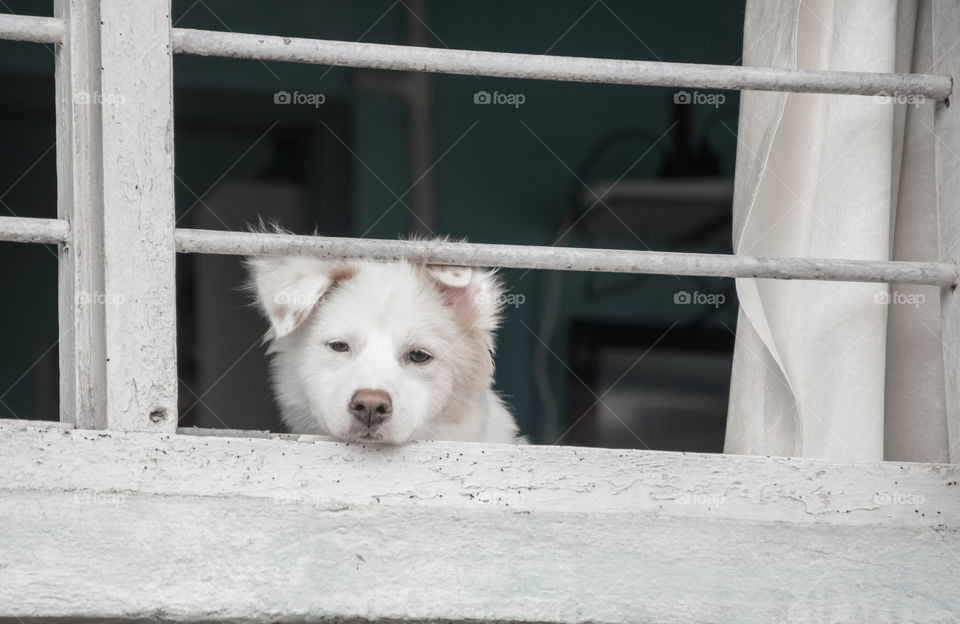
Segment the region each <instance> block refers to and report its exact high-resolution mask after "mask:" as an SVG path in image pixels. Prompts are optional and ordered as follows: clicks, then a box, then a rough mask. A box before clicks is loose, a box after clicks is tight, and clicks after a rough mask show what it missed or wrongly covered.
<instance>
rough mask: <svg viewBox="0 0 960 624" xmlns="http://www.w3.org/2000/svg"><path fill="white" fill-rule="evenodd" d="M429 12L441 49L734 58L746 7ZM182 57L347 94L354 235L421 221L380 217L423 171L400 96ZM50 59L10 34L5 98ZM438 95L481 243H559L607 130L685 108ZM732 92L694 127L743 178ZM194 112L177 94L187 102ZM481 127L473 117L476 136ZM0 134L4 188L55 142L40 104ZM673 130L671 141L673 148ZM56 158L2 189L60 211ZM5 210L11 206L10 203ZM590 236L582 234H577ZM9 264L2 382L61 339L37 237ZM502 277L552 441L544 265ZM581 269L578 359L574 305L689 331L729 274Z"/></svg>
mask: <svg viewBox="0 0 960 624" xmlns="http://www.w3.org/2000/svg"><path fill="white" fill-rule="evenodd" d="M8 2H9V6H10V8H11V10H13V11H14V12H24V13H34V14H50V12H51V9H50V8H49V6H50V3H43V2H28V1H26V0H19V1H11V0H8ZM173 9H174V10H173V19H174V21H175V24H176V25H177V26H181V27H188V28H209V29H216V30H224V29H226V28H229V29H230V30H233V31H236V32H258V33H266V34H283V35H291V36H302V37H317V38H331V39H343V40H357V39H358V38H361V37H362V40H363V41H367V42H378V43H403V33H404V13H405V9H404V7H403V5H402V4H396V3H394V2H392V1H362V2H361V1H358V2H350V3H346V2H330V1H307V0H297V1H294V0H287V1H283V2H270V3H265V2H241V1H238V0H207V1H206V2H205V3H194V2H192V1H187V0H174V3H173ZM428 22H429V24H430V27H431V29H432V31H433V32H434V33H435V35H436V39H435V40H433V41H432V42H431V45H434V46H438V47H440V46H444V45H446V46H448V47H451V48H466V49H486V50H494V51H511V52H525V53H534V54H539V53H544V52H547V51H549V52H550V53H551V54H558V55H577V56H595V57H609V58H627V59H639V60H657V59H661V60H665V61H679V62H702V63H720V64H736V63H739V57H740V51H741V39H742V27H743V3H742V2H711V1H708V0H696V1H693V0H691V1H686V2H674V3H660V2H639V1H617V0H605V2H600V3H596V4H594V3H593V2H592V0H590V1H580V0H576V1H574V0H563V1H555V2H508V1H504V0H498V1H486V2H475V1H466V0H463V1H461V0H444V1H442V2H441V1H434V2H431V3H430V14H429V19H428ZM374 24H375V25H374ZM371 25H373V26H372V28H371ZM174 70H175V80H176V83H177V85H178V87H183V88H203V89H208V90H209V89H221V88H222V89H223V90H224V91H226V92H235V93H238V94H243V95H245V96H249V95H257V94H261V95H262V96H263V97H264V98H269V97H272V93H273V92H275V91H277V90H281V89H282V90H286V91H294V90H298V91H301V92H316V93H323V94H325V96H326V97H327V98H328V101H339V102H343V103H345V104H346V105H347V106H349V107H350V109H351V110H352V124H353V127H352V135H351V136H352V142H351V149H353V151H354V152H355V153H356V155H357V157H358V158H359V159H361V160H362V161H363V163H365V164H360V163H359V162H353V163H352V185H353V189H352V191H353V195H352V196H353V205H352V206H343V207H342V209H343V210H349V211H351V212H352V223H353V228H354V232H355V233H356V234H360V233H364V232H367V230H369V232H368V233H367V236H370V237H379V238H394V237H396V236H402V235H406V234H408V233H410V231H411V230H412V223H411V219H410V216H409V214H408V213H407V212H406V210H404V209H403V208H402V207H400V206H397V207H395V208H394V209H393V210H392V211H391V212H390V213H389V214H388V215H387V216H386V217H384V218H382V219H381V216H382V215H383V212H384V210H385V209H386V208H387V207H389V206H390V205H391V204H393V203H394V196H393V195H392V194H391V193H390V191H388V190H387V189H386V188H384V185H386V186H389V187H390V189H392V190H393V191H394V192H395V193H397V194H401V193H403V192H404V191H405V190H407V188H408V186H409V184H410V182H411V180H410V177H409V175H408V163H407V160H406V158H407V153H406V149H405V142H406V140H407V137H406V123H405V115H406V113H405V108H404V105H403V104H402V103H401V102H400V101H398V100H396V99H394V98H390V97H386V96H379V95H373V94H366V93H357V92H355V91H354V90H353V89H352V87H351V83H352V80H351V77H352V70H348V69H338V68H334V69H329V68H326V67H322V66H308V65H295V64H284V63H266V64H264V63H260V62H256V61H243V60H228V59H212V58H194V57H189V58H188V57H177V58H176V60H175V63H174ZM52 72H53V55H52V51H51V49H50V48H49V47H46V46H38V45H35V44H19V43H9V42H0V106H2V105H3V103H4V102H9V101H19V100H22V99H24V98H26V99H27V100H29V99H30V98H41V99H42V100H43V101H50V100H47V99H46V98H52V90H51V91H49V92H43V91H42V89H41V90H40V91H41V92H38V93H34V94H19V93H10V92H9V91H8V90H4V88H3V86H2V85H3V76H10V75H17V76H20V77H29V76H31V75H37V76H48V77H49V76H51V75H52ZM481 89H482V90H485V91H489V92H493V91H499V92H502V93H520V94H523V95H524V96H525V103H524V104H523V105H522V106H521V107H520V108H513V107H509V106H478V105H475V104H474V102H473V94H474V93H475V92H476V91H478V90H481ZM433 92H434V96H435V100H434V143H433V152H434V154H435V155H440V154H442V153H443V152H444V151H446V150H447V149H448V148H450V146H451V145H453V144H454V143H457V142H458V141H459V143H457V145H456V147H454V148H452V149H451V150H450V152H449V153H448V154H447V155H446V156H445V157H444V158H443V159H442V160H441V161H440V162H439V163H438V164H437V166H436V168H435V169H434V180H435V184H436V200H437V206H438V210H439V214H438V221H439V223H438V233H441V234H445V235H450V236H453V237H467V238H469V239H470V240H471V241H476V242H490V243H520V244H542V245H549V244H553V243H554V242H555V241H556V238H557V236H556V233H557V230H558V228H559V227H560V225H561V222H562V218H563V213H564V210H565V209H566V208H567V206H568V205H569V197H570V189H571V185H572V176H571V173H570V171H569V170H568V169H573V170H576V169H577V168H578V167H579V164H580V162H581V161H582V160H583V158H584V157H585V156H586V154H587V153H588V151H589V150H590V148H591V147H592V146H593V145H594V144H595V143H596V141H597V140H598V139H599V138H600V137H601V136H603V135H604V134H606V133H608V132H611V131H614V130H618V129H624V128H642V129H646V130H648V131H650V132H652V133H654V134H655V135H660V134H661V133H663V132H664V131H666V130H667V128H669V126H670V124H671V122H672V120H671V104H672V94H673V90H671V89H661V88H645V87H643V88H640V87H637V88H634V87H621V86H598V85H585V84H565V83H557V82H544V81H533V80H509V79H502V80H501V79H488V78H480V79H478V78H475V77H464V76H442V75H437V76H434V77H433ZM725 95H726V103H725V104H724V105H723V106H722V107H720V108H718V109H714V108H711V107H704V106H698V107H691V109H692V110H691V113H692V116H693V136H694V138H695V140H696V141H697V142H699V141H701V140H704V141H707V142H708V143H709V145H710V146H711V148H712V149H713V150H714V151H715V152H716V153H717V155H718V156H719V159H720V169H721V172H722V173H723V174H725V175H729V176H732V173H733V164H734V154H735V137H734V135H733V131H735V129H736V121H737V116H736V111H737V103H738V97H737V94H735V93H726V94H725ZM0 110H2V108H0ZM183 112H186V111H183V110H182V109H181V108H179V107H178V109H177V113H178V114H181V113H183ZM50 121H51V123H52V120H50ZM721 121H722V122H723V123H725V124H726V125H727V126H728V127H729V129H727V128H725V127H724V126H723V125H722V124H721V123H720V122H721ZM474 124H476V125H475V126H474ZM471 126H473V129H472V130H470V131H469V132H467V130H468V129H469V128H471ZM0 132H2V134H0V136H2V147H0V189H5V188H7V187H8V186H9V185H10V184H11V183H12V182H13V181H14V180H16V179H17V177H18V176H19V175H20V174H21V173H22V172H23V171H24V170H25V169H27V168H28V167H29V166H30V165H31V163H33V162H34V160H36V158H37V157H38V156H39V155H40V154H42V153H43V150H44V149H46V148H47V147H49V145H51V144H52V142H53V134H54V133H53V128H52V126H51V125H50V124H49V123H47V122H46V120H44V119H42V118H41V119H38V120H37V121H36V122H35V123H29V124H24V123H23V122H22V121H17V122H16V123H15V124H14V123H12V122H10V121H9V120H5V119H4V118H3V117H2V116H0ZM465 132H466V135H465V136H464V133H465ZM669 140H670V137H667V138H666V139H665V140H664V142H663V146H664V147H666V146H667V145H669ZM647 147H648V146H647V145H644V144H641V143H631V144H625V145H622V146H620V147H619V148H617V149H614V150H611V151H610V152H609V153H608V154H607V155H606V156H605V158H603V159H602V160H601V161H600V163H599V164H598V168H597V171H596V173H595V174H594V176H593V179H598V178H616V177H619V176H620V175H621V174H622V173H623V172H624V171H625V170H626V169H627V168H628V167H629V165H630V164H631V163H632V162H634V160H636V158H637V157H638V156H639V155H640V154H642V153H643V151H644V150H646V149H647ZM198 149H199V148H198ZM206 149H209V147H208V148H206ZM242 149H243V147H242V146H241V145H239V144H237V145H233V144H230V143H229V141H225V142H224V143H223V146H222V152H221V153H216V150H213V151H210V152H209V153H208V152H202V153H199V152H198V153H193V152H191V154H190V155H188V156H180V154H182V153H183V150H182V149H178V158H179V159H180V161H179V162H178V172H179V173H180V174H181V175H183V176H189V177H190V178H191V179H198V180H199V179H216V178H217V176H218V175H219V174H220V173H221V172H222V171H223V170H224V169H225V168H226V167H228V166H229V165H230V164H231V163H232V162H233V161H234V160H235V158H236V156H237V153H238V152H242ZM551 152H552V153H551ZM257 159H258V156H257V154H256V153H254V154H252V155H251V156H250V159H249V160H244V161H243V162H241V164H240V165H238V168H237V171H236V173H238V174H239V173H242V172H244V171H250V172H255V171H256V168H257V166H258V162H259V161H258V160H257ZM661 166H662V150H658V149H655V150H653V151H651V152H650V154H649V155H648V156H647V157H646V158H644V159H643V160H642V161H641V162H640V163H639V164H637V166H636V167H635V168H633V169H632V170H631V171H630V172H629V174H628V176H627V177H628V179H629V178H636V179H644V178H654V177H656V176H657V175H658V172H659V171H660V168H661ZM368 168H369V169H368ZM188 169H189V170H188ZM54 171H55V162H54V157H53V153H52V152H51V153H49V154H47V156H46V157H45V158H44V159H41V161H40V163H39V164H38V165H37V166H36V168H35V169H34V170H33V171H32V172H31V173H30V174H28V175H27V176H25V177H24V178H23V180H22V181H21V182H20V183H19V184H18V185H17V186H16V188H15V189H14V191H11V192H10V193H9V194H8V195H6V196H3V195H2V193H0V197H2V198H3V201H4V202H6V203H7V204H9V205H10V207H11V209H12V210H14V211H16V212H17V213H18V214H32V215H36V216H52V215H53V213H54V212H55V203H54V202H55V200H54V199H53V198H54V197H55V188H54V187H52V186H51V180H53V178H52V175H53V172H54ZM371 171H372V172H373V173H371ZM204 188H205V187H204ZM198 190H199V189H198ZM178 199H180V200H182V198H178ZM0 210H6V209H5V208H4V207H3V205H0ZM378 219H379V221H378ZM375 222H377V223H376V225H375V226H373V224H374V223H375ZM637 234H638V235H639V236H640V238H641V239H643V243H641V242H639V241H638V240H637V239H635V238H634V237H633V236H632V235H631V234H630V233H627V232H624V233H623V235H619V236H612V237H601V238H596V239H592V240H590V241H589V244H591V245H603V246H609V247H619V248H628V249H642V248H644V243H645V244H646V245H649V246H650V247H652V248H655V249H666V248H668V247H669V246H670V245H671V242H670V241H658V240H655V239H651V238H649V237H648V236H646V235H645V234H644V233H642V232H638V233H637ZM587 243H588V241H587V240H586V239H584V238H583V237H582V236H580V235H579V233H575V234H574V235H573V236H572V237H571V238H569V239H568V240H567V241H566V243H565V244H569V245H585V244H587ZM14 247H16V249H14ZM724 248H727V249H728V248H729V241H728V240H724V239H719V240H717V241H715V242H713V243H710V244H706V245H704V246H702V247H700V248H699V249H698V250H717V251H722V250H724ZM0 261H2V264H0V279H2V284H3V287H4V292H6V293H14V294H15V297H13V298H11V297H9V296H7V297H4V299H5V300H6V301H7V302H8V304H7V305H5V306H2V309H0V327H3V328H4V329H3V330H2V331H3V334H4V337H3V345H4V349H5V350H6V351H7V355H6V356H5V357H4V358H0V394H2V393H3V391H4V390H5V389H6V388H7V386H9V385H10V384H12V383H13V382H14V381H15V380H16V379H17V377H18V376H19V375H20V373H22V371H23V370H24V369H25V368H26V367H27V366H29V364H30V362H31V361H33V360H34V359H36V357H37V356H38V355H39V354H40V353H42V352H43V350H44V349H46V348H47V347H49V346H50V344H51V343H52V341H53V340H55V339H56V313H55V299H56V286H55V274H56V270H55V261H54V260H53V258H52V257H51V254H50V253H48V252H47V251H45V250H43V249H42V248H36V249H31V250H26V249H25V246H13V245H10V244H0ZM504 276H505V279H506V281H507V283H508V285H509V287H510V289H511V292H513V293H515V294H522V295H524V305H522V306H520V307H519V308H517V309H511V310H509V312H508V317H507V319H506V321H505V324H504V326H503V329H502V332H501V340H500V343H501V346H500V354H499V358H498V375H497V376H498V380H497V381H498V386H499V388H500V389H501V390H502V391H503V392H504V393H505V394H506V395H507V396H508V399H509V401H510V402H511V403H512V404H513V405H514V407H515V409H516V411H517V413H518V414H519V415H520V420H521V422H522V424H523V428H524V430H525V431H526V432H528V433H530V434H532V435H533V436H534V437H535V438H537V439H539V438H540V433H541V432H542V431H543V430H544V429H545V424H544V418H545V417H547V416H546V415H543V414H542V413H541V412H542V410H541V406H540V404H539V402H538V400H537V397H536V394H535V392H534V383H533V378H532V373H531V366H532V361H531V358H532V353H533V350H534V346H535V344H536V341H537V339H536V338H535V337H534V335H533V333H531V331H530V330H533V331H535V332H536V331H538V330H539V325H540V316H541V313H542V310H543V306H544V299H543V293H544V288H545V279H544V278H545V274H543V273H540V272H531V273H525V272H523V271H505V272H504ZM586 279H587V277H586V276H585V275H584V274H579V273H568V274H566V275H565V276H564V280H563V295H562V300H561V307H560V310H561V312H560V319H559V320H560V322H559V324H558V330H557V331H556V332H555V334H554V335H553V336H545V337H544V339H545V340H546V341H547V342H548V343H549V344H550V347H551V349H552V350H553V351H554V352H555V353H557V354H558V355H559V356H560V357H561V358H565V357H566V349H567V340H566V335H565V331H566V327H567V322H568V321H569V320H570V319H573V318H593V319H609V320H613V321H635V322H644V323H648V324H653V325H670V324H671V323H673V322H674V321H679V322H680V326H681V327H682V326H684V324H686V323H687V322H688V321H691V319H693V317H694V316H699V314H700V313H701V312H702V310H696V309H692V308H690V307H687V308H678V306H675V305H673V293H674V292H676V291H677V290H684V289H686V290H695V289H697V288H699V289H700V290H701V291H710V290H711V289H712V290H718V289H726V288H728V287H729V284H718V283H717V282H716V281H712V280H699V281H695V282H691V281H688V280H679V281H678V279H677V278H673V277H662V278H657V277H651V278H644V279H642V280H638V279H636V278H632V277H624V276H602V277H599V278H597V279H598V280H599V283H602V284H603V285H605V286H610V287H612V288H622V290H623V292H622V293H621V294H618V295H615V296H611V297H607V298H604V299H602V300H597V299H596V298H595V297H592V296H588V295H587V294H585V291H584V284H585V280H586ZM11 284H12V286H11ZM11 303H12V305H11ZM735 317H736V307H735V303H733V302H730V303H728V304H727V305H726V306H724V307H722V308H721V309H720V310H719V312H718V314H717V315H715V316H713V317H710V318H708V319H707V320H706V322H707V323H708V324H714V325H715V324H717V323H719V322H721V321H722V322H725V323H726V324H727V325H729V326H730V327H733V324H734V323H735ZM699 321H700V320H699V319H698V322H699ZM528 328H529V329H528ZM550 372H551V375H552V378H553V386H554V389H555V390H556V396H557V400H558V402H559V403H560V404H563V402H564V397H565V396H566V386H565V384H566V383H567V380H568V377H569V375H568V373H567V371H566V370H565V369H564V366H563V365H562V364H561V363H559V362H556V361H551V368H550ZM28 377H29V374H28ZM31 387H36V384H32V382H31V381H30V380H29V379H26V378H25V380H24V382H22V383H21V384H19V385H18V386H16V387H15V388H14V390H12V391H10V393H9V394H8V395H7V397H6V398H4V399H3V400H4V401H5V402H8V403H9V404H10V407H11V409H13V410H14V411H17V412H22V413H24V414H28V413H31V412H32V411H33V410H34V406H35V404H36V401H37V398H36V396H35V395H36V392H35V391H33V390H30V388H31ZM2 416H3V414H2V408H0V417H2ZM546 441H547V442H550V441H551V440H546Z"/></svg>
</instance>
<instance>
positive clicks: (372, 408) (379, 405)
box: [350, 388, 393, 427]
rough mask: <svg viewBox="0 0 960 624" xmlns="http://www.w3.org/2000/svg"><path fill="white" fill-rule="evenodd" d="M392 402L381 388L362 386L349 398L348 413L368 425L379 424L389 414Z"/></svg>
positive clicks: (391, 409)
mask: <svg viewBox="0 0 960 624" xmlns="http://www.w3.org/2000/svg"><path fill="white" fill-rule="evenodd" d="M392 411H393V403H392V402H391V401H390V395H389V394H387V393H386V392H384V391H383V390H372V389H370V388H362V389H360V390H357V391H356V392H354V393H353V397H352V398H351V399H350V413H351V414H353V417H354V418H356V419H357V420H359V421H360V422H362V423H363V424H364V425H366V426H368V427H374V426H376V425H379V424H380V423H382V422H383V421H385V420H386V419H387V417H389V416H390V413H391V412H392Z"/></svg>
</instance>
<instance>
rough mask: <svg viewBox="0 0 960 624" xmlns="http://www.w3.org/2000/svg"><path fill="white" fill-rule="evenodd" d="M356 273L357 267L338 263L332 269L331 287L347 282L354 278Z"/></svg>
mask: <svg viewBox="0 0 960 624" xmlns="http://www.w3.org/2000/svg"><path fill="white" fill-rule="evenodd" d="M356 274H357V269H356V268H355V267H352V266H349V265H346V264H338V265H336V266H335V267H333V269H331V270H330V287H331V288H333V287H334V286H336V285H337V284H339V283H340V282H345V281H347V280H348V279H352V278H353V276H355V275H356Z"/></svg>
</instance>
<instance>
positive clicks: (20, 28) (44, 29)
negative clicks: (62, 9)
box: [0, 0, 66, 43]
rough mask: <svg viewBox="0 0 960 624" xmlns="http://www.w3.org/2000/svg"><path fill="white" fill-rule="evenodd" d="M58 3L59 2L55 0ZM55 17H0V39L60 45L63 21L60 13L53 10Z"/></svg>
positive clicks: (5, 15) (8, 15)
mask: <svg viewBox="0 0 960 624" xmlns="http://www.w3.org/2000/svg"><path fill="white" fill-rule="evenodd" d="M56 2H58V3H59V2H60V0H56ZM54 14H55V15H56V17H36V16H33V15H11V14H9V13H4V14H2V15H0V39H9V40H11V41H33V42H35V43H60V42H61V41H62V40H63V36H64V32H65V30H66V28H65V27H64V23H65V22H64V20H63V19H62V17H63V15H64V14H62V13H59V12H58V11H57V10H56V9H54Z"/></svg>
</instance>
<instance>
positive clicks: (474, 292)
mask: <svg viewBox="0 0 960 624" xmlns="http://www.w3.org/2000/svg"><path fill="white" fill-rule="evenodd" d="M427 273H428V274H429V275H430V277H431V278H432V279H433V281H434V283H435V284H436V285H437V288H438V289H439V290H440V294H441V295H442V296H443V299H444V301H445V302H446V303H447V304H448V305H450V306H451V307H452V308H453V309H454V311H455V312H456V313H457V315H458V316H460V317H462V318H465V319H468V320H469V321H470V323H471V325H472V326H474V327H476V328H477V329H480V330H482V331H483V332H485V333H486V334H488V335H489V336H490V337H491V341H490V342H491V344H490V348H491V349H492V348H493V344H492V334H493V332H494V331H495V330H496V329H497V326H498V325H499V324H500V312H501V310H502V308H503V286H502V285H501V284H500V280H499V279H497V276H496V273H495V272H494V271H489V270H483V269H472V268H470V267H459V266H446V265H429V266H427Z"/></svg>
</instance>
